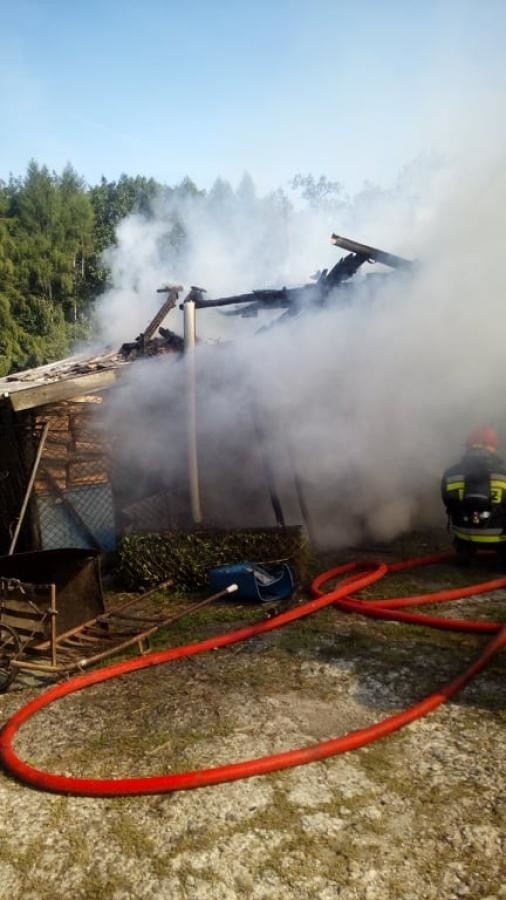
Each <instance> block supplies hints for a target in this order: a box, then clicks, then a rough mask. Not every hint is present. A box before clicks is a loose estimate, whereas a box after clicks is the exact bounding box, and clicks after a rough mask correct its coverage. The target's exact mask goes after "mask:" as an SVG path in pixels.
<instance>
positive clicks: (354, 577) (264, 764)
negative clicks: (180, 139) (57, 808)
mask: <svg viewBox="0 0 506 900" xmlns="http://www.w3.org/2000/svg"><path fill="white" fill-rule="evenodd" d="M452 557H453V554H451V553H445V554H438V555H434V556H427V557H421V558H417V559H410V560H405V561H403V562H400V563H393V564H391V565H387V564H385V563H355V562H352V563H346V564H345V565H342V566H337V567H336V568H334V569H330V570H329V571H327V572H324V573H323V574H322V575H319V576H318V578H316V579H315V581H314V582H313V585H312V592H313V595H314V596H313V599H312V600H310V601H308V602H307V603H304V604H301V605H299V606H297V607H294V608H292V609H289V610H288V611H286V612H283V613H281V614H279V615H277V616H274V617H273V618H271V619H267V620H264V621H262V622H260V623H257V624H255V625H251V626H248V627H244V628H239V629H237V630H235V631H232V632H229V633H228V634H222V635H218V636H216V637H213V638H209V639H208V640H205V641H199V642H197V643H193V644H186V645H184V646H180V647H174V648H172V649H170V650H163V651H157V652H154V653H151V654H149V655H148V656H143V657H138V658H135V659H132V660H128V661H126V662H120V663H116V664H114V665H111V666H108V667H107V668H104V669H100V670H98V671H96V672H89V673H87V674H85V675H80V676H77V677H75V678H72V679H70V680H69V681H67V682H64V683H62V684H57V685H55V686H54V687H52V688H50V689H49V690H48V691H46V692H45V693H43V694H41V695H40V696H39V697H36V698H35V699H34V700H32V701H30V703H27V704H26V706H24V707H23V708H22V709H20V710H19V711H18V712H17V713H15V714H14V715H13V716H12V718H11V719H9V721H8V722H7V723H6V725H5V726H4V728H3V729H2V731H1V732H0V760H1V762H2V763H3V765H4V766H5V768H6V769H7V770H8V771H9V772H11V773H12V774H13V775H15V776H16V777H17V778H19V779H20V780H21V781H24V782H26V783H27V784H30V785H32V786H34V787H38V788H42V789H43V790H48V791H54V792H56V793H63V794H80V795H83V796H100V797H110V796H115V795H123V796H124V795H128V794H155V793H156V794H157V793H166V792H169V791H176V790H186V789H189V788H196V787H202V786H204V785H211V784H218V783H220V782H225V781H233V780H236V779H238V778H247V777H250V776H253V775H262V774H265V773H267V772H273V771H276V770H279V769H286V768H290V767H292V766H298V765H303V764H305V763H310V762H315V761H317V760H321V759H325V758H326V757H329V756H333V755H335V754H337V753H343V752H345V751H346V750H352V749H355V748H357V747H362V746H364V744H368V743H371V742H372V741H375V740H377V739H378V738H381V737H385V736H386V735H388V734H391V733H392V732H393V731H397V730H398V729H400V728H402V727H403V726H404V725H408V724H409V723H410V722H413V721H414V720H415V719H418V718H421V717H422V716H425V715H427V713H429V712H431V711H432V710H434V709H436V708H437V707H438V706H440V705H441V704H442V703H445V701H446V700H449V699H450V698H451V697H453V696H454V695H455V694H456V693H457V692H458V691H460V690H462V688H464V687H465V685H466V684H468V683H469V682H470V681H471V680H472V679H473V678H475V677H476V676H477V675H478V674H479V673H480V672H481V671H482V670H483V669H484V668H485V667H486V666H487V665H488V664H489V663H490V661H491V660H492V658H493V657H494V656H495V654H496V653H497V652H498V651H499V650H501V649H502V648H503V647H504V646H506V627H504V626H502V625H501V624H500V623H498V622H489V621H484V620H478V621H469V620H463V619H449V618H441V617H436V616H427V615H423V614H421V613H413V612H405V611H404V608H405V607H411V606H416V605H422V604H426V603H440V602H446V601H451V600H456V599H460V598H462V597H469V596H474V595H476V594H480V593H485V592H488V591H493V590H496V589H498V588H504V587H506V577H505V578H496V579H494V580H492V581H488V582H484V583H481V584H475V585H472V586H470V587H467V588H463V589H462V588H458V589H453V590H445V591H439V592H437V593H434V594H423V595H420V596H416V597H402V598H395V599H393V600H373V601H370V600H369V601H365V600H360V599H357V598H356V597H353V596H352V595H353V594H356V593H357V592H358V591H360V590H362V589H363V588H365V587H368V586H369V585H371V584H373V583H374V582H376V581H378V580H379V579H380V578H383V577H384V576H385V575H386V574H387V573H388V572H399V571H402V570H404V569H410V568H414V567H415V566H420V565H429V564H431V563H439V562H442V561H445V560H447V559H450V558H452ZM363 569H365V571H362V570H363ZM342 576H345V578H344V581H341V583H340V584H339V585H338V586H337V587H335V588H333V589H332V590H330V591H327V592H326V593H325V592H324V591H323V587H324V585H326V584H327V583H328V582H329V581H330V580H331V579H335V578H338V577H342ZM331 603H333V604H335V605H336V606H337V607H338V608H340V609H342V610H344V611H347V612H353V613H360V614H362V615H366V616H372V617H374V618H379V619H394V620H396V621H402V622H412V623H415V624H419V625H425V626H429V627H433V628H447V629H454V630H458V631H471V632H476V633H488V634H492V635H493V637H492V639H491V640H490V642H489V643H488V644H487V645H486V646H485V648H484V649H483V650H482V652H481V654H480V655H479V656H478V657H477V659H475V661H474V662H472V663H471V665H469V667H468V668H467V669H466V670H465V671H464V672H463V673H462V674H461V675H459V676H458V677H457V678H454V679H453V680H452V681H450V682H449V683H448V684H446V685H444V686H443V687H441V688H439V689H438V690H436V691H435V692H434V693H432V694H429V695H428V696H427V697H425V698H424V699H423V700H421V701H419V702H418V703H415V704H414V705H413V706H410V707H408V708H407V709H405V710H404V711H403V712H400V713H398V714H396V715H393V716H389V717H388V718H386V719H383V720H382V721H381V722H378V723H377V724H375V725H371V726H368V727H367V728H360V729H358V730H357V731H352V732H349V733H348V734H346V735H343V736H342V737H336V738H332V739H331V740H327V741H323V742H322V743H319V744H313V745H311V746H309V747H302V748H299V749H295V750H287V751H285V752H283V753H276V754H273V755H271V756H264V757H259V758H257V759H249V760H244V761H242V762H237V763H230V764H228V765H223V766H217V767H215V768H209V769H198V770H195V771H192V772H180V773H177V774H170V775H168V774H162V775H154V776H148V777H133V778H76V777H72V776H67V775H58V774H53V773H51V772H45V771H42V770H40V769H37V768H35V767H34V766H31V765H29V764H28V763H26V762H24V761H23V760H22V759H20V758H19V757H18V756H17V755H16V753H15V751H14V749H13V746H12V744H13V740H14V737H15V735H16V733H17V731H18V730H19V728H20V727H21V726H22V725H23V724H24V723H25V722H26V721H28V719H30V718H31V717H32V716H33V715H35V713H37V712H38V711H39V710H41V709H43V708H44V707H45V706H49V704H51V703H54V701H55V700H58V699H59V698H60V697H64V696H66V695H67V694H72V693H75V692H76V691H81V690H83V689H84V688H86V687H89V686H90V685H92V684H99V683H100V682H103V681H108V680H109V679H111V678H117V677H119V676H120V675H126V674H128V673H130V672H135V671H137V670H140V669H146V668H148V667H150V666H158V665H161V664H162V663H167V662H170V661H171V660H175V659H182V658H184V657H187V656H194V655H196V654H198V653H204V652H205V651H206V650H214V649H217V648H219V647H226V646H230V645H231V644H235V643H237V642H238V641H244V640H247V639H248V638H251V637H255V636H256V635H259V634H265V633H266V632H269V631H273V630H274V629H276V628H281V627H282V626H284V625H288V624H289V623H290V622H294V621H295V620H296V619H300V618H302V617H303V616H308V615H311V614H312V613H315V612H317V610H319V609H322V608H323V607H325V606H328V605H329V604H331Z"/></svg>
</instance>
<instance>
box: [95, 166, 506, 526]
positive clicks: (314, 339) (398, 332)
mask: <svg viewBox="0 0 506 900" xmlns="http://www.w3.org/2000/svg"><path fill="white" fill-rule="evenodd" d="M216 193H217V194H219V191H217V192H216ZM221 194H222V196H221V198H220V197H219V196H215V197H214V199H213V198H211V201H212V202H211V201H210V200H209V198H208V199H207V200H206V199H205V198H201V197H197V198H194V199H190V200H186V201H185V202H184V203H183V204H182V205H181V206H180V207H179V209H178V214H179V216H180V219H181V222H182V223H183V225H184V227H185V229H186V230H187V231H188V234H189V236H190V243H189V246H188V248H187V250H186V252H185V253H184V254H183V255H179V256H177V254H175V253H174V252H173V251H172V250H168V249H167V243H166V240H165V236H166V233H167V219H168V211H167V210H166V209H165V210H164V209H162V208H161V209H159V210H158V211H157V213H158V214H157V216H155V217H154V218H153V219H152V220H150V221H149V222H146V221H141V220H140V219H139V218H138V217H131V218H130V219H129V220H127V221H125V222H124V223H123V224H122V226H121V227H120V229H119V232H118V248H117V249H116V250H115V251H114V253H113V254H112V255H111V261H112V265H113V271H114V275H115V279H116V285H117V286H116V288H115V290H114V291H113V292H112V293H111V294H110V295H109V296H108V297H106V298H105V302H104V304H103V313H104V319H103V321H104V322H105V323H106V327H107V328H114V336H115V338H116V341H117V342H118V343H119V342H120V341H121V340H123V339H125V338H130V339H131V338H132V337H134V336H135V335H136V334H137V333H138V332H139V331H140V330H142V328H143V326H145V324H146V323H147V321H148V319H149V316H150V315H151V313H152V312H153V311H154V308H155V307H156V305H157V299H156V295H155V294H154V290H155V289H156V287H158V286H160V284H162V283H166V282H167V281H171V280H175V281H178V282H183V283H184V284H185V285H190V284H192V283H193V284H197V285H199V286H200V287H205V288H208V289H209V292H210V295H212V296H220V295H224V294H225V295H226V294H229V293H232V292H239V291H240V292H244V291H248V290H250V289H251V288H261V287H267V286H275V287H277V286H282V285H283V284H286V285H290V284H294V283H297V282H301V281H304V280H307V276H308V275H309V274H310V273H311V272H312V271H314V269H315V268H318V267H319V266H326V267H329V266H331V265H332V264H333V263H334V262H335V261H336V260H337V258H338V254H337V253H336V250H335V248H332V247H331V246H330V244H329V236H330V233H331V231H332V230H336V231H338V232H340V233H343V234H349V236H350V237H353V238H355V239H357V240H363V241H366V242H369V243H372V244H375V245H379V246H381V247H383V248H384V249H386V250H389V251H391V252H394V253H399V254H402V255H407V256H411V257H416V258H417V260H418V264H417V267H416V269H415V272H414V274H413V275H412V276H403V277H395V276H390V277H389V278H388V279H386V280H383V282H382V286H381V287H379V288H378V289H377V291H376V292H375V294H374V297H372V298H371V296H370V294H369V292H368V290H367V289H366V288H365V287H364V288H363V290H361V289H360V278H359V277H357V278H356V281H357V284H358V285H359V288H358V289H357V293H356V296H355V298H354V301H353V303H352V304H351V305H345V306H343V304H342V303H341V301H340V297H341V294H340V293H339V291H337V292H336V294H335V297H334V302H332V301H331V302H330V303H329V305H328V307H327V308H325V309H323V310H320V311H315V310H312V311H310V312H308V314H307V315H302V316H300V317H299V318H296V319H292V320H288V321H287V322H286V323H285V324H283V325H277V326H274V327H271V328H269V329H266V330H264V331H262V332H261V333H258V334H255V333H253V332H254V328H253V327H252V324H251V321H250V320H243V319H240V318H239V319H237V320H231V319H228V318H224V317H221V316H220V315H219V314H217V313H211V312H208V311H201V312H200V313H199V320H198V329H199V333H200V334H201V335H203V336H206V334H207V335H209V336H214V337H215V336H218V334H220V333H221V335H222V336H223V337H224V338H227V336H229V335H230V334H231V333H233V335H234V340H233V341H230V342H228V343H223V344H222V345H219V346H216V345H213V344H205V343H202V344H200V345H199V348H198V351H197V370H198V371H197V375H198V421H199V448H200V465H201V476H202V493H203V511H204V515H205V517H206V518H207V519H209V520H212V521H214V522H217V523H219V524H232V525H239V524H252V523H253V524H273V519H272V511H271V509H270V506H269V497H268V491H267V487H266V480H265V463H266V459H268V461H269V464H270V466H271V468H272V469H273V472H274V476H275V481H276V484H277V487H278V489H279V493H280V497H281V500H282V502H283V504H284V506H285V510H286V514H287V518H288V519H289V520H290V521H291V522H294V521H297V520H299V519H300V511H299V509H298V506H297V502H296V492H295V487H294V472H295V473H296V474H297V475H298V477H299V479H300V481H301V483H302V484H303V487H304V491H305V495H306V501H307V505H308V507H309V510H310V513H311V516H312V519H313V524H314V528H315V531H316V533H317V536H318V537H319V539H320V540H324V541H326V542H328V543H333V544H336V543H343V544H349V543H352V542H354V541H357V540H359V539H360V538H361V537H363V536H364V535H367V536H372V537H373V538H378V539H390V538H392V537H394V536H395V535H397V534H399V533H401V532H403V531H405V530H408V529H410V528H412V527H414V526H417V525H420V524H423V523H428V522H432V523H437V524H442V523H443V513H442V507H441V504H440V501H439V495H438V488H439V478H440V474H441V471H442V469H443V468H444V467H445V466H446V465H447V464H449V463H450V462H453V461H455V458H456V457H458V454H459V453H460V451H461V449H462V445H463V441H464V438H465V435H466V432H467V431H468V430H470V429H471V428H473V427H475V426H477V425H480V424H483V423H492V424H494V425H495V426H496V428H497V429H498V430H499V432H500V433H501V434H502V436H504V437H506V432H504V428H503V426H504V424H505V423H506V417H505V415H504V401H503V383H504V378H505V375H506V359H505V349H504V345H505V338H504V333H503V326H504V323H505V318H506V317H505V314H504V298H505V287H506V285H505V281H506V275H505V269H504V264H503V252H502V251H503V236H504V234H505V233H506V175H505V173H504V167H503V163H502V159H496V160H495V161H492V160H491V159H487V165H486V167H485V168H481V166H479V165H473V166H471V167H460V168H458V169H455V168H452V169H451V170H450V171H449V170H447V169H445V168H444V167H442V166H440V165H436V166H435V165H434V164H433V162H432V161H431V163H430V165H425V164H424V165H419V166H417V167H414V168H413V169H412V171H411V173H410V172H408V171H407V172H405V173H404V174H403V179H402V180H400V182H399V184H398V185H397V186H396V188H395V189H393V190H392V191H380V190H378V189H373V188H368V189H366V190H364V192H363V194H362V195H361V196H360V197H358V198H356V199H355V202H353V203H349V204H348V205H343V206H342V207H341V208H340V209H338V208H337V207H336V208H335V209H334V210H332V209H329V208H326V209H324V210H323V211H318V210H317V209H309V210H308V209H303V210H299V211H296V210H293V209H288V208H286V206H285V205H284V204H283V203H282V202H280V197H279V196H278V197H277V198H276V197H271V198H267V199H259V198H256V197H254V195H252V193H251V191H250V192H249V193H248V192H246V196H245V197H244V198H242V199H240V200H239V201H238V200H237V197H235V198H232V197H230V195H229V194H228V193H227V191H226V189H225V188H223V187H222V188H221ZM338 214H339V216H340V218H339V220H337V219H336V218H335V217H336V216H337V215H338ZM144 299H147V300H148V301H149V303H148V305H147V307H146V306H145V305H144ZM117 303H119V306H118V305H115V304H117ZM149 304H151V307H150V306H149ZM111 311H112V314H111ZM180 315H181V314H180V313H179V312H178V313H176V311H174V312H173V313H171V317H172V319H169V320H168V321H167V323H166V324H167V325H168V326H169V327H174V326H175V323H176V321H177V319H178V316H180ZM231 322H233V325H234V328H233V332H231V331H230V327H231ZM253 322H255V320H253ZM118 325H121V326H122V327H123V331H120V330H119V329H118V328H117V326H118ZM176 330H178V329H177V328H176ZM112 335H113V332H112V331H110V332H109V333H108V336H109V338H111V337H112ZM108 408H109V414H110V416H111V421H110V426H111V429H112V430H113V432H114V433H116V434H119V440H118V453H119V454H120V455H121V456H122V457H123V459H124V460H128V462H129V465H131V467H132V471H137V472H138V473H142V472H143V473H144V474H145V476H146V480H147V482H149V485H148V484H146V488H145V493H149V490H151V489H152V485H153V484H154V483H155V482H156V481H157V480H158V482H161V483H163V484H164V485H166V486H167V487H169V488H170V489H171V490H172V489H173V488H174V485H179V486H181V485H185V484H186V464H185V437H184V366H183V365H182V364H181V363H180V362H178V361H177V360H176V359H175V358H173V357H171V358H164V359H155V360H152V361H148V362H143V363H136V364H135V365H133V366H132V367H131V368H130V370H129V372H128V374H127V376H126V378H125V380H124V384H123V387H120V389H119V390H118V392H117V394H116V395H115V397H114V399H113V396H111V399H110V401H109V403H108ZM255 410H256V412H255ZM123 424H125V425H126V426H127V427H125V428H123ZM148 476H149V477H148ZM136 477H137V483H138V485H139V484H140V480H139V479H140V476H136ZM140 493H142V491H141V490H140V489H139V494H140Z"/></svg>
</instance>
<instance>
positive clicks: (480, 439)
mask: <svg viewBox="0 0 506 900" xmlns="http://www.w3.org/2000/svg"><path fill="white" fill-rule="evenodd" d="M498 446H499V438H498V436H497V432H496V430H495V428H492V426H491V425H483V426H482V427H481V428H475V430H474V431H471V434H470V435H469V436H468V438H467V440H466V447H469V448H470V447H486V448H487V450H497V448H498Z"/></svg>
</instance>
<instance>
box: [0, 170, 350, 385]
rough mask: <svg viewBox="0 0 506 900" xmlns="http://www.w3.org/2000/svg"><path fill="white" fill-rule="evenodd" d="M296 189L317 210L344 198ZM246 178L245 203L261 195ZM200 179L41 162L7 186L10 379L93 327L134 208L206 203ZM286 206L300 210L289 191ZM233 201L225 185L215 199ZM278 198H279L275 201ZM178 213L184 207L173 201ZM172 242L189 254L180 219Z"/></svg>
mask: <svg viewBox="0 0 506 900" xmlns="http://www.w3.org/2000/svg"><path fill="white" fill-rule="evenodd" d="M292 187H293V188H294V189H295V190H299V191H300V192H301V196H302V197H303V198H304V200H305V201H306V202H308V203H309V204H313V203H319V202H321V200H322V198H328V196H329V195H333V194H336V193H338V192H339V190H340V186H339V185H338V184H337V183H335V182H329V181H327V179H325V178H324V177H323V176H322V177H321V178H320V180H319V181H315V179H314V178H313V176H301V175H297V176H295V178H294V180H293V182H292ZM254 190H255V189H254V185H253V182H252V181H251V178H250V177H249V176H248V175H245V176H244V178H243V180H242V182H241V184H240V185H239V187H238V189H237V192H236V197H237V198H238V199H240V198H244V197H250V198H251V197H252V196H254ZM205 195H206V192H205V191H199V190H198V188H197V187H196V185H195V184H194V183H193V182H192V181H191V179H190V178H185V179H183V181H182V182H181V183H180V184H178V185H176V186H174V187H169V186H167V185H164V184H161V183H160V182H158V181H156V180H155V179H154V178H148V177H144V176H139V175H138V176H135V177H132V176H128V175H121V177H120V178H119V179H118V180H117V181H108V180H107V179H106V178H104V177H103V178H102V179H101V180H100V183H99V184H96V185H92V186H90V185H88V184H86V183H85V181H84V179H83V178H82V177H81V176H80V175H78V174H77V172H76V171H75V170H74V169H73V168H72V166H70V165H68V166H66V167H65V169H64V170H63V172H62V173H61V174H57V173H56V172H50V171H49V170H48V168H47V167H46V166H44V165H39V164H38V163H37V162H36V161H31V162H30V163H29V165H28V167H27V171H26V173H25V175H24V176H22V177H14V176H11V177H10V178H9V179H8V180H7V181H0V377H3V376H5V375H7V374H9V373H12V372H16V371H20V370H21V369H25V368H30V367H33V366H38V365H42V364H44V363H46V362H51V361H53V360H56V359H61V358H62V357H64V356H65V355H67V354H68V353H69V351H70V350H71V347H72V345H73V344H75V343H76V342H78V341H82V340H85V339H86V338H87V337H89V335H90V333H92V331H93V305H94V300H95V299H96V297H97V296H99V295H100V294H102V293H103V292H104V291H105V290H106V289H107V288H108V287H109V286H110V283H109V281H110V272H109V271H108V269H107V266H106V264H105V263H104V251H105V250H106V249H107V248H109V247H111V246H114V243H115V231H116V226H117V225H118V223H119V222H120V221H121V220H122V219H123V218H125V216H127V215H129V214H130V213H132V212H138V213H142V214H144V215H145V216H147V217H149V216H151V215H153V208H154V206H155V205H156V203H157V202H159V203H160V204H165V207H166V208H167V207H170V206H171V204H170V203H167V202H166V201H170V200H171V199H178V198H182V199H184V198H185V197H188V196H192V197H205ZM275 195H276V201H277V202H278V203H281V204H282V205H283V204H285V205H287V206H289V205H290V203H289V200H288V198H287V197H286V195H285V194H284V192H283V191H282V190H278V191H276V192H275ZM213 196H214V198H215V199H216V200H218V199H221V200H223V198H225V199H226V198H227V197H230V196H233V191H232V188H231V187H230V185H229V184H228V182H225V181H223V180H222V179H218V180H217V181H216V183H215V185H214V186H213V188H211V191H210V192H209V194H208V195H207V199H208V200H209V199H212V197H213ZM273 196H274V195H273ZM172 208H173V209H176V208H177V205H175V204H172ZM168 234H169V240H170V241H171V244H172V245H173V249H174V248H175V249H176V251H177V250H178V249H181V251H182V250H183V249H184V241H185V234H184V229H183V227H182V225H181V223H180V222H179V221H178V220H177V213H175V214H174V218H173V221H172V222H171V223H170V229H169V232H168Z"/></svg>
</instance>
